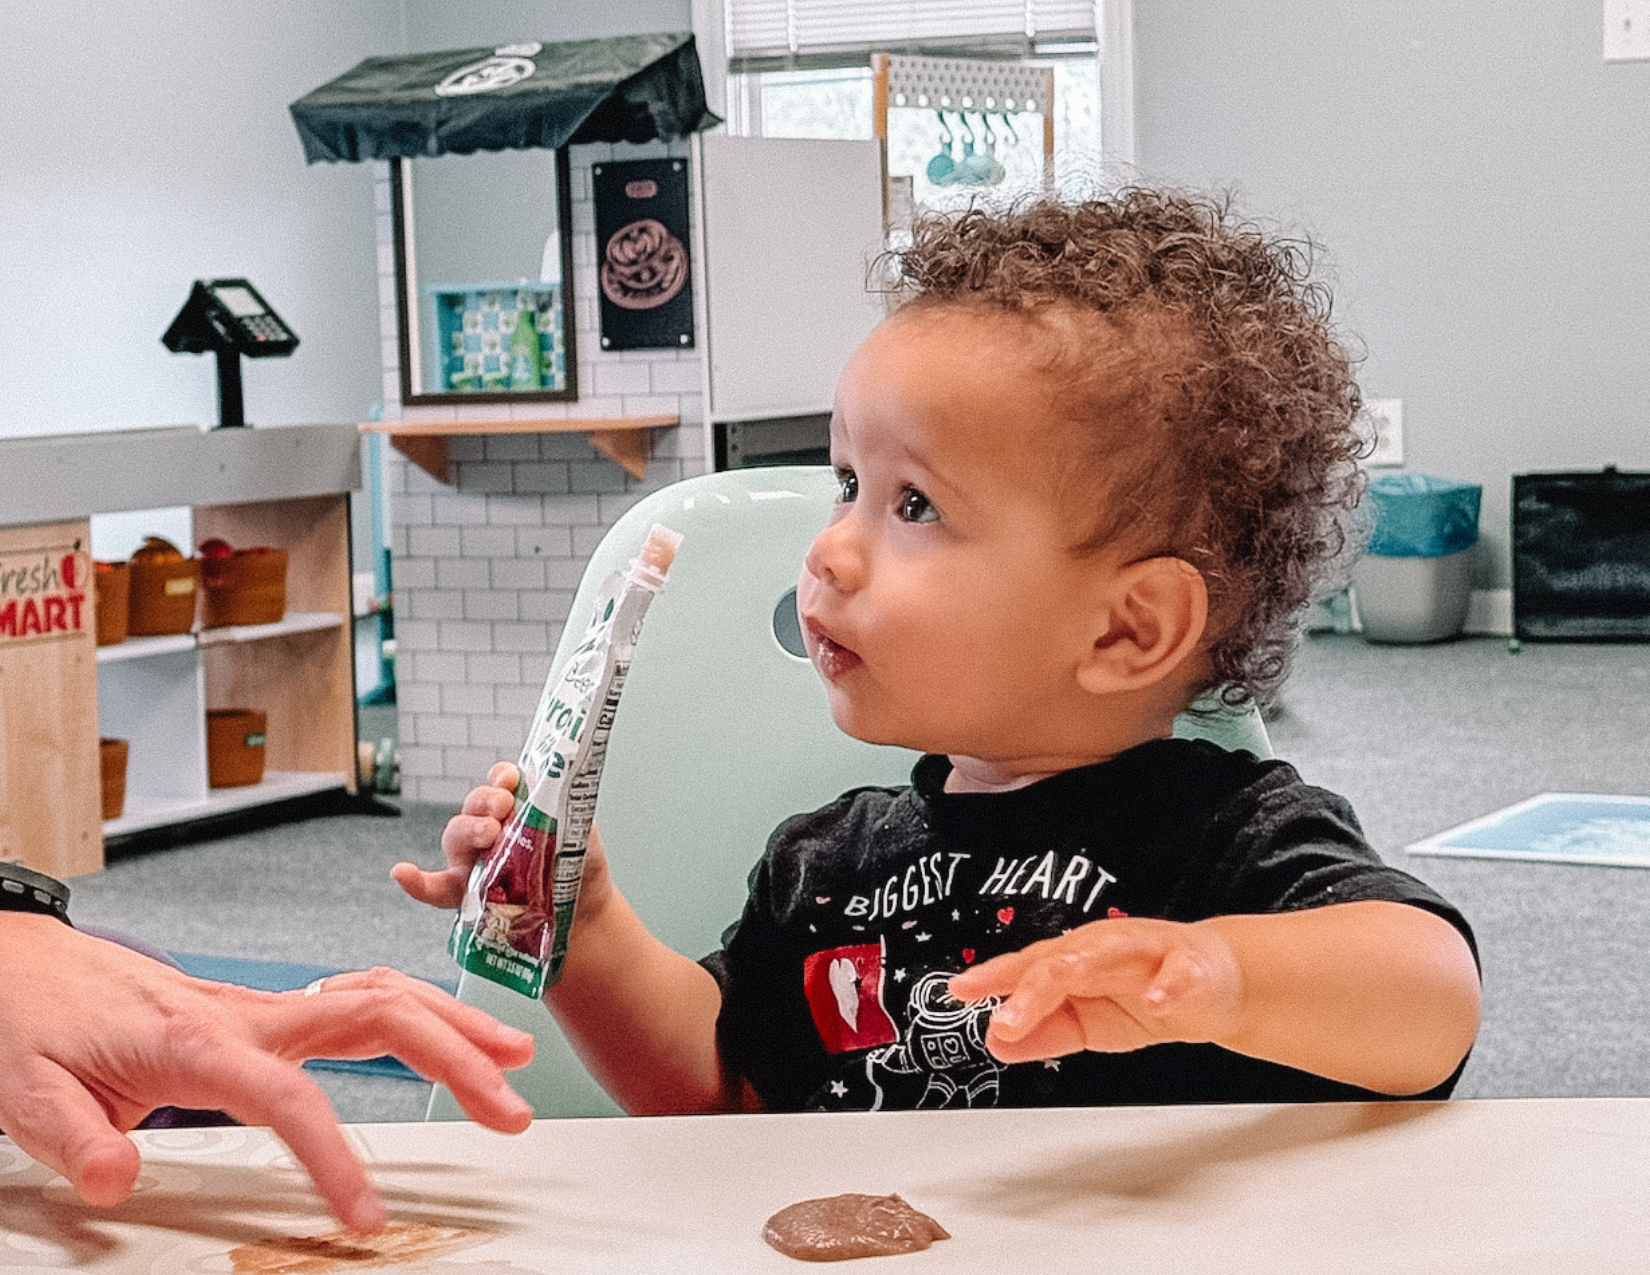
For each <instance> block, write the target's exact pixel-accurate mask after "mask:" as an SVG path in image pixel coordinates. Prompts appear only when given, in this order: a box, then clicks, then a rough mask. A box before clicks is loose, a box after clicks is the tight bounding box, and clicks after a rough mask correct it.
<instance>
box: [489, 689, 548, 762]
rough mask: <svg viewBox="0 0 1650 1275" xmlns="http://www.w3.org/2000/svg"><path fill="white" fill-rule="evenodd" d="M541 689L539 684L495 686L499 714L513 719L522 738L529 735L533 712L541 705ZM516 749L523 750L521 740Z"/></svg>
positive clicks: (494, 695) (494, 693)
mask: <svg viewBox="0 0 1650 1275" xmlns="http://www.w3.org/2000/svg"><path fill="white" fill-rule="evenodd" d="M541 689H542V688H541V687H540V686H537V685H535V686H496V687H494V688H493V702H494V703H495V704H496V705H497V707H498V712H499V716H501V717H508V718H509V719H510V720H511V721H513V722H514V723H515V724H516V730H517V731H519V732H520V734H521V738H522V739H525V738H526V737H527V723H528V722H529V721H531V720H532V718H533V713H534V711H535V710H536V709H537V708H538V706H539V692H540V690H541ZM516 751H517V752H520V751H521V748H520V741H519V740H518V742H517V748H516Z"/></svg>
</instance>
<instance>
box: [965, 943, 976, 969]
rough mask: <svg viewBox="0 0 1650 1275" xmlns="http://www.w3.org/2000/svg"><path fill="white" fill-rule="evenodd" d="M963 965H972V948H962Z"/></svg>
mask: <svg viewBox="0 0 1650 1275" xmlns="http://www.w3.org/2000/svg"><path fill="white" fill-rule="evenodd" d="M963 964H964V965H972V964H974V949H973V948H971V947H965V948H963Z"/></svg>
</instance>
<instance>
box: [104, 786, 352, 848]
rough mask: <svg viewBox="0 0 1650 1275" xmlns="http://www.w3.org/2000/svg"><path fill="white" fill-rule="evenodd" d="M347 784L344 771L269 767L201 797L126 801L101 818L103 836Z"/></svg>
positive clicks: (164, 825)
mask: <svg viewBox="0 0 1650 1275" xmlns="http://www.w3.org/2000/svg"><path fill="white" fill-rule="evenodd" d="M349 783H350V777H349V776H348V775H345V774H331V773H326V772H322V771H296V770H288V771H280V770H269V771H265V772H264V778H263V782H262V783H257V784H248V785H246V786H245V787H239V788H213V789H210V790H209V791H208V793H207V795H206V796H205V797H201V798H193V799H179V800H175V801H156V802H153V803H150V804H147V805H144V804H141V803H137V802H133V803H129V804H128V808H127V810H126V811H125V812H124V813H122V815H121V816H120V818H118V819H107V820H105V821H104V823H103V835H104V836H105V837H120V836H125V835H126V834H127V833H132V832H145V831H147V830H149V829H151V828H165V827H168V826H170V825H172V824H175V823H187V822H189V821H190V820H192V819H208V818H211V817H212V816H213V815H225V814H230V813H232V812H234V811H237V810H250V809H252V807H254V806H263V805H268V804H269V803H270V802H272V801H285V800H287V799H288V798H291V797H307V796H309V795H311V794H312V793H318V792H331V791H333V790H334V789H337V788H348V787H349Z"/></svg>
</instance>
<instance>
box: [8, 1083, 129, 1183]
mask: <svg viewBox="0 0 1650 1275" xmlns="http://www.w3.org/2000/svg"><path fill="white" fill-rule="evenodd" d="M7 1087H8V1089H10V1090H11V1092H12V1093H14V1094H17V1095H19V1096H20V1100H19V1101H15V1102H8V1103H7V1104H6V1106H5V1108H4V1109H3V1110H0V1121H3V1123H4V1126H5V1130H6V1132H7V1133H8V1134H10V1135H11V1137H12V1140H13V1141H14V1142H16V1143H17V1145H18V1146H19V1147H21V1148H22V1149H23V1150H24V1151H25V1152H27V1153H28V1154H29V1155H31V1156H33V1157H34V1158H35V1159H36V1160H38V1161H40V1163H41V1164H44V1165H45V1166H46V1167H47V1168H49V1169H53V1170H55V1171H56V1172H58V1173H61V1174H62V1175H63V1176H64V1177H65V1178H67V1179H68V1180H69V1182H70V1184H71V1185H72V1186H73V1187H74V1189H75V1191H76V1192H77V1193H78V1194H79V1196H80V1198H81V1199H82V1200H84V1201H86V1203H87V1204H93V1205H100V1206H107V1205H110V1204H119V1203H120V1202H121V1201H122V1200H124V1199H125V1198H126V1197H127V1196H128V1195H129V1194H131V1190H132V1184H133V1183H134V1182H136V1181H137V1174H138V1163H139V1157H138V1149H137V1147H136V1145H134V1144H133V1142H132V1140H131V1139H130V1138H128V1137H126V1136H125V1135H124V1134H123V1133H121V1132H120V1131H119V1130H118V1129H116V1128H115V1127H114V1126H113V1125H112V1124H110V1123H109V1115H108V1112H107V1111H105V1110H104V1108H103V1105H102V1104H101V1103H100V1102H98V1100H97V1099H96V1098H94V1097H93V1096H92V1095H91V1094H89V1093H87V1092H86V1089H85V1087H84V1086H83V1085H82V1084H81V1083H80V1082H79V1081H78V1080H76V1079H75V1078H74V1077H73V1076H71V1075H70V1074H69V1073H68V1072H66V1071H64V1070H63V1069H62V1068H61V1067H60V1066H58V1065H57V1064H56V1063H54V1062H51V1061H49V1060H47V1059H45V1058H31V1059H29V1060H28V1061H27V1062H26V1063H25V1064H24V1066H23V1067H22V1069H21V1070H20V1072H17V1073H14V1074H12V1075H11V1076H9V1077H8V1078H7Z"/></svg>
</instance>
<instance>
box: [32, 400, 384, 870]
mask: <svg viewBox="0 0 1650 1275" xmlns="http://www.w3.org/2000/svg"><path fill="white" fill-rule="evenodd" d="M100 437H101V438H102V439H103V440H106V441H104V442H103V443H102V444H101V446H100V445H99V438H100ZM64 480H72V481H64ZM54 481H58V482H62V483H63V486H64V489H63V490H60V491H56V492H53V491H48V490H45V488H46V487H49V486H50V484H52V483H53V482H54ZM359 485H360V464H359V452H358V440H357V436H356V432H355V429H354V427H353V426H352V425H339V426H298V427H289V428H285V429H267V430H251V429H244V430H217V431H211V432H209V433H202V432H200V431H197V430H193V429H189V430H181V431H180V430H158V431H144V432H138V433H132V434H123V435H106V436H96V435H92V436H84V437H82V436H75V437H73V438H64V439H14V440H0V491H3V497H4V503H3V504H0V509H3V511H4V514H5V515H7V516H5V517H4V518H3V519H0V520H3V521H5V522H12V521H13V518H15V517H17V516H19V515H22V516H25V517H26V516H28V515H29V514H31V513H44V512H47V511H49V510H51V509H54V508H74V507H76V505H77V502H78V507H79V508H80V509H81V511H82V512H83V513H84V514H85V515H86V517H83V518H78V519H62V520H56V521H46V520H41V521H36V522H17V523H14V525H10V526H4V525H0V616H3V615H4V607H5V604H6V597H5V588H6V586H7V585H8V583H9V585H10V586H11V588H12V592H14V593H16V592H17V591H18V590H19V589H22V588H24V587H25V586H26V587H29V588H33V587H34V583H33V582H34V581H35V580H36V579H37V577H39V576H40V572H42V571H43V572H45V573H46V575H47V576H50V574H51V571H52V570H53V564H54V563H55V564H59V565H58V566H57V567H56V568H55V570H56V576H55V577H54V580H55V583H56V584H57V585H58V586H60V587H59V589H58V592H59V593H60V594H62V595H63V600H62V603H61V606H60V608H59V610H58V611H54V612H53V614H54V615H57V614H59V612H60V613H61V616H62V617H63V619H64V621H65V623H64V625H63V627H62V629H61V631H54V632H46V631H40V632H35V631H27V632H25V631H23V630H24V628H25V626H24V625H22V624H21V623H14V624H13V628H12V632H11V633H10V634H8V633H7V632H6V631H5V627H4V623H3V621H0V696H3V698H0V800H3V801H4V809H3V811H0V857H5V858H10V859H18V860H21V861H22V862H24V863H26V864H28V865H29V866H31V867H35V868H38V869H39V870H41V871H43V872H48V873H51V874H52V875H54V876H59V877H69V876H75V875H79V874H81V873H85V872H92V871H96V870H98V869H99V868H101V867H102V865H103V841H104V838H105V837H112V836H119V835H123V834H127V833H131V832H137V831H142V830H146V829H152V828H158V827H164V826H168V825H172V824H177V823H183V822H188V821H190V820H194V819H200V818H205V817H209V816H212V815H217V814H223V813H227V812H230V811H234V810H239V809H245V808H247V807H251V806H256V805H263V804H267V803H270V802H275V801H281V800H285V799H287V798H290V797H296V796H302V795H305V794H309V793H314V792H321V791H327V790H331V789H346V790H353V788H354V774H355V761H354V759H355V686H354V658H353V641H352V629H351V625H352V620H351V607H350V546H349V534H350V533H349V494H348V493H349V491H350V490H352V489H355V488H358V487H359ZM180 496H182V497H183V499H181V500H180V499H179V497H180ZM177 505H185V506H188V507H189V509H190V511H191V514H192V522H193V527H192V536H191V539H192V544H199V543H200V541H202V540H205V539H208V538H210V537H213V536H217V537H221V538H222V539H224V540H226V541H228V542H229V543H230V544H231V545H234V546H236V547H238V548H244V547H250V546H253V545H269V546H271V547H274V548H281V549H285V550H286V551H287V554H288V567H287V597H286V614H285V616H284V617H283V618H282V619H281V620H280V621H278V622H277V623H274V624H260V625H245V626H230V627H224V628H213V629H201V628H199V624H198V621H197V627H196V629H195V630H194V631H192V632H189V633H184V634H178V635H175V636H165V637H128V638H127V639H126V640H125V641H124V642H120V643H117V644H114V645H111V646H104V647H98V646H96V645H95V640H94V637H93V634H94V633H95V628H96V625H95V616H94V613H93V589H92V587H91V553H90V516H91V515H93V514H97V513H107V512H115V511H124V510H145V509H158V508H162V507H167V506H177ZM179 547H180V548H183V547H184V546H182V545H180V546H179ZM191 547H192V546H191ZM71 557H72V558H73V560H74V565H73V566H67V567H65V566H64V565H62V564H64V563H65V562H66V560H67V559H69V558H71ZM7 570H10V571H11V572H13V575H12V576H11V577H10V580H9V582H8V580H7V578H6V577H5V576H4V573H5V572H6V571H7ZM22 571H33V572H35V575H32V576H28V577H24V576H20V575H17V574H16V573H18V572H22ZM65 575H67V576H68V577H70V580H69V583H68V585H67V586H65V584H64V577H65ZM75 585H78V586H79V588H78V591H77V590H75V589H74V588H73V586H75ZM65 590H67V591H65ZM76 592H78V594H79V596H80V599H81V600H80V602H79V603H78V604H76V603H74V602H73V600H72V599H73V597H74V596H75V594H76ZM13 600H14V601H18V600H20V599H17V598H14V599H13ZM44 605H45V601H44V599H42V606H44ZM71 618H72V619H73V620H74V621H75V623H74V624H72V625H70V624H69V623H68V622H67V621H68V620H69V619H71ZM40 627H41V629H42V630H44V629H45V628H46V627H48V626H46V625H44V624H42V625H41V626H40ZM214 708H251V709H257V710H261V711H263V712H264V713H266V714H267V729H266V732H265V733H266V737H267V745H266V754H265V759H266V768H265V773H264V777H263V780H262V782H261V783H258V784H254V785H248V786H242V787H232V788H212V787H210V786H209V783H208V777H207V759H206V712H207V710H208V709H214ZM100 736H101V737H111V738H118V739H124V740H127V741H128V745H129V747H128V760H127V769H126V801H125V808H124V810H123V812H122V814H121V816H120V817H119V818H117V819H113V820H110V821H109V822H107V823H104V822H103V821H102V820H101V817H100V816H101V809H100V800H99V765H98V740H99V738H100Z"/></svg>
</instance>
